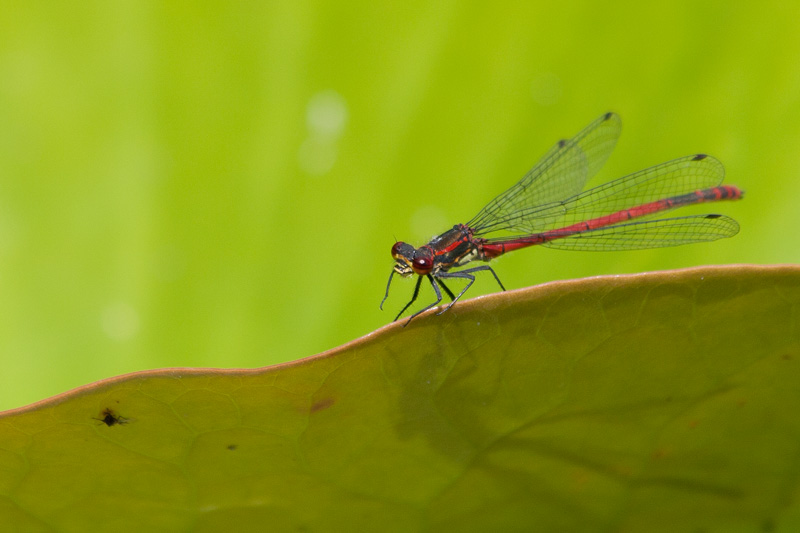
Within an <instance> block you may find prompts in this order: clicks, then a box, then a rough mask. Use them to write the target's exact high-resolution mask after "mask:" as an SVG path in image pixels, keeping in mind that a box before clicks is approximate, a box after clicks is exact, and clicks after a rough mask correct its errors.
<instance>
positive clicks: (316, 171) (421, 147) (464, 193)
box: [0, 1, 800, 409]
mask: <svg viewBox="0 0 800 533" xmlns="http://www.w3.org/2000/svg"><path fill="white" fill-rule="evenodd" d="M745 5H747V6H748V7H737V6H745ZM654 6H656V7H652V8H645V7H642V6H641V3H640V2H616V3H612V2H602V3H562V2H552V1H547V2H525V3H523V2H520V3H508V4H502V3H483V2H481V3H478V2H435V3H432V2H408V1H403V2H394V3H384V2H378V3H376V2H361V1H348V2H302V1H300V2H297V1H291V2H253V3H248V5H246V6H243V5H236V4H232V3H219V4H218V5H216V6H209V5H208V4H206V3H198V4H195V3H185V4H183V3H182V4H177V3H168V4H167V6H164V5H160V4H159V3H156V2H71V3H69V2H60V3H56V2H53V3H40V4H27V3H18V4H16V5H15V6H14V7H12V6H10V5H4V6H3V8H2V11H1V12H0V298H1V299H0V357H2V365H3V371H2V372H0V409H2V408H10V407H16V406H20V405H24V404H26V403H28V402H31V401H35V400H37V399H40V398H44V397H46V396H49V395H52V394H55V393H59V392H62V391H65V390H67V389H70V388H72V387H75V386H79V385H82V384H85V383H90V382H92V381H95V380H98V379H101V378H104V377H109V376H113V375H117V374H121V373H126V372H131V371H135V370H142V369H150V368H159V367H168V366H200V367H256V366H263V365H268V364H272V363H277V362H281V361H288V360H293V359H297V358H301V357H304V356H308V355H312V354H314V353H317V352H320V351H323V350H326V349H329V348H333V347H335V346H337V345H340V344H342V343H344V342H346V341H349V340H351V339H354V338H356V337H359V336H361V335H364V334H366V333H368V332H370V331H372V330H374V329H375V328H378V327H379V326H382V325H384V324H386V323H388V322H389V321H391V319H392V318H393V317H394V315H395V314H396V312H397V311H398V310H399V309H400V308H401V307H402V305H404V304H405V302H406V301H407V300H408V298H409V297H410V293H411V290H412V287H413V284H412V283H411V282H409V281H401V282H398V281H397V280H396V281H395V285H394V286H393V291H392V294H391V296H390V300H389V301H388V309H387V310H385V311H383V312H381V311H379V310H378V303H379V302H380V299H381V297H382V296H383V291H384V288H385V284H386V280H387V278H388V276H389V272H390V270H391V265H392V260H391V257H390V255H389V250H390V248H391V246H392V244H393V243H394V240H395V238H397V239H402V240H407V241H409V242H412V243H415V244H416V243H421V242H422V241H424V240H426V239H427V238H429V237H430V236H431V235H433V234H435V233H439V232H441V231H443V230H445V229H447V228H448V227H450V226H451V225H452V224H454V223H459V222H465V221H467V220H468V219H469V218H470V217H471V216H472V215H473V214H475V213H476V212H477V211H478V209H480V208H481V207H482V206H483V205H484V204H485V203H487V202H488V201H489V200H490V199H491V198H492V197H493V196H494V195H496V194H498V193H500V192H501V191H503V190H504V189H505V188H506V187H508V186H510V185H511V184H512V183H514V182H515V181H516V180H517V179H519V177H520V176H521V175H522V174H523V173H524V172H526V171H527V170H528V168H529V167H530V166H531V165H533V163H535V162H536V161H537V159H538V158H539V156H540V155H542V154H543V153H544V151H545V150H547V149H548V148H549V147H550V146H551V145H552V144H553V143H554V142H555V141H557V140H558V139H559V138H562V137H565V136H570V135H573V134H575V133H576V132H578V131H579V130H580V129H581V128H582V127H583V126H585V125H586V124H588V123H589V122H590V121H591V120H593V119H594V118H596V117H597V116H598V115H599V114H601V113H602V112H604V111H607V110H614V111H616V112H618V113H619V114H620V115H621V116H622V118H623V122H624V125H625V126H624V130H623V135H622V139H621V141H620V144H619V145H618V147H617V150H616V152H615V154H614V155H613V156H612V158H611V160H610V161H609V163H608V165H607V166H606V168H605V169H604V170H603V171H602V173H601V175H600V176H599V178H598V180H595V181H594V182H593V183H597V182H598V181H603V180H606V179H611V178H614V177H618V176H621V175H623V174H625V173H627V172H631V171H635V170H638V169H640V168H644V167H646V166H650V165H653V164H656V163H660V162H662V161H666V160H668V159H672V158H675V157H678V156H682V155H686V154H690V153H694V152H707V153H710V154H713V155H715V156H717V157H718V158H720V159H721V160H722V161H723V162H724V163H725V165H726V168H727V172H728V178H727V181H728V182H729V183H735V184H737V185H739V186H741V187H742V188H744V189H745V190H746V191H747V197H746V199H745V200H744V201H743V202H739V203H728V204H719V205H715V206H711V207H710V208H709V207H708V206H705V207H704V208H702V209H700V211H714V212H724V213H727V214H730V215H732V216H734V217H735V218H736V219H738V220H739V221H740V223H741V225H742V231H741V233H740V234H739V235H738V236H737V237H735V238H733V239H729V240H726V241H721V242H716V243H712V244H704V245H695V246H687V247H682V248H673V249H663V250H656V251H645V252H627V253H623V252H618V253H594V254H592V253H577V252H564V251H557V250H548V249H545V248H538V249H537V248H534V249H530V250H525V251H521V252H517V253H515V254H513V255H509V256H507V257H504V258H502V259H501V260H499V261H498V262H497V263H496V269H497V272H498V274H499V275H500V276H501V279H502V280H503V282H504V283H505V285H506V286H507V287H509V288H521V287H526V286H530V285H534V284H537V283H542V282H545V281H549V280H554V279H566V278H573V277H582V276H592V275H597V274H612V273H627V272H641V271H647V270H656V269H667V268H679V267H689V266H694V265H702V264H724V263H761V264H767V263H785V262H798V261H800V237H798V225H800V215H798V207H797V206H798V203H800V60H799V58H800V3H798V2H788V1H787V2H760V3H748V4H745V3H743V2H697V1H691V2H689V1H687V2H668V3H658V4H654ZM496 290H497V288H496V286H495V284H494V282H493V281H492V280H490V279H481V280H480V281H479V282H478V283H476V285H475V287H474V290H472V291H471V293H470V295H471V296H476V295H478V294H482V293H488V292H495V291H496ZM431 298H432V294H430V293H429V292H425V293H424V294H423V296H422V302H427V301H429V300H430V299H431ZM578 333H579V332H576V334H578Z"/></svg>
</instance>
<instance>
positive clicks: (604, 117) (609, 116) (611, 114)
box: [603, 111, 614, 120]
mask: <svg viewBox="0 0 800 533" xmlns="http://www.w3.org/2000/svg"><path fill="white" fill-rule="evenodd" d="M612 116H614V113H612V112H611V111H609V112H608V113H606V114H605V115H603V120H608V119H610V118H611V117H612Z"/></svg>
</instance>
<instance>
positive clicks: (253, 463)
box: [0, 266, 800, 532]
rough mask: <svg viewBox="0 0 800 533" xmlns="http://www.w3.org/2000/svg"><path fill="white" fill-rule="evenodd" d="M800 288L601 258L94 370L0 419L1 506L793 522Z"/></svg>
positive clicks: (66, 519)
mask: <svg viewBox="0 0 800 533" xmlns="http://www.w3.org/2000/svg"><path fill="white" fill-rule="evenodd" d="M799 304H800V268H798V267H795V266H778V267H758V266H751V267H742V266H740V267H714V268H698V269H692V270H683V271H675V272H660V273H653V274H642V275H631V276H619V277H599V278H591V279H586V280H579V281H568V282H557V283H551V284H547V285H542V286H539V287H534V288H531V289H526V290H520V291H514V292H509V293H504V294H497V295H493V296H489V297H483V298H477V299H474V300H471V301H468V302H463V303H459V304H458V305H456V306H455V307H454V308H453V309H452V310H451V311H449V312H447V313H445V314H443V315H441V316H436V315H435V314H433V313H429V314H426V315H424V316H421V317H419V318H417V319H415V320H414V321H413V322H411V324H410V325H409V326H408V327H406V328H403V327H402V326H401V324H399V323H395V324H392V325H389V326H387V327H385V328H383V329H381V330H379V331H377V332H375V333H373V334H370V335H367V336H366V337H364V338H362V339H359V340H357V341H355V342H352V343H350V344H348V345H345V346H343V347H341V348H339V349H336V350H333V351H330V352H327V353H324V354H320V355H318V356H314V357H309V358H307V359H303V360H301V361H298V362H296V363H292V364H285V365H278V366H273V367H267V368H263V369H256V370H215V369H166V370H159V371H149V372H140V373H136V374H130V375H126V376H121V377H118V378H113V379H109V380H105V381H102V382H99V383H96V384H93V385H89V386H86V387H83V388H81V389H77V390H74V391H71V392H69V393H66V394H63V395H61V396H58V397H55V398H52V399H50V400H46V401H43V402H40V403H38V404H35V405H32V406H30V407H27V408H23V409H18V410H15V411H10V412H7V413H5V414H4V415H3V416H2V418H0V450H2V451H1V452H0V473H1V475H0V494H2V500H0V523H2V524H6V525H13V527H14V528H16V530H19V531H37V530H58V531H84V530H94V531H100V530H104V531H109V530H113V531H145V530H146V531H176V530H188V529H192V530H196V531H220V530H226V531H237V532H242V531H265V530H269V531H284V530H300V531H367V530H371V531H415V530H432V531H442V530H447V531H498V530H512V529H513V530H522V531H556V530H560V531H581V530H583V531H597V530H606V531H608V530H613V531H648V532H654V531H770V530H776V529H778V528H781V530H784V531H790V530H795V529H796V528H797V527H798V526H800V506H798V503H797V497H796V495H797V494H798V490H799V489H800V486H799V484H798V479H797V477H798V476H797V472H798V467H797V464H798V459H797V458H798V456H800V455H799V453H798V452H800V417H798V415H797V413H798V412H800V344H799V343H798V339H799V338H800V337H799V336H798V334H799V333H800V331H799V329H798V326H800V323H799V322H798V321H799V320H800V318H799V317H800V309H798V305H799ZM296 334H297V335H303V334H304V332H303V331H302V330H301V329H298V331H297V332H296ZM9 527H10V526H8V527H7V529H8V528H9Z"/></svg>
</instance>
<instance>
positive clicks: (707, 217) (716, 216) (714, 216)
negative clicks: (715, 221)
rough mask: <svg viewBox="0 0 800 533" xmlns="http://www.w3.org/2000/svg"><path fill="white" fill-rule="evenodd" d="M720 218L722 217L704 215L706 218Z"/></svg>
mask: <svg viewBox="0 0 800 533" xmlns="http://www.w3.org/2000/svg"><path fill="white" fill-rule="evenodd" d="M721 216H722V215H714V214H711V215H706V218H719V217H721Z"/></svg>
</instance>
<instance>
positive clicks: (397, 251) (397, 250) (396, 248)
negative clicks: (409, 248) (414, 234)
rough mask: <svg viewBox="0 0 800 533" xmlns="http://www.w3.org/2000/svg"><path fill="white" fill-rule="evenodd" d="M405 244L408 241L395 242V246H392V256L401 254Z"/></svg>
mask: <svg viewBox="0 0 800 533" xmlns="http://www.w3.org/2000/svg"><path fill="white" fill-rule="evenodd" d="M405 245H406V243H404V242H402V241H397V242H396V243H394V246H392V257H397V256H398V255H401V254H400V250H402V249H403V247H404V246H405Z"/></svg>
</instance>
